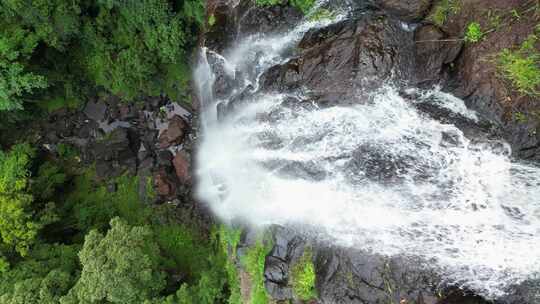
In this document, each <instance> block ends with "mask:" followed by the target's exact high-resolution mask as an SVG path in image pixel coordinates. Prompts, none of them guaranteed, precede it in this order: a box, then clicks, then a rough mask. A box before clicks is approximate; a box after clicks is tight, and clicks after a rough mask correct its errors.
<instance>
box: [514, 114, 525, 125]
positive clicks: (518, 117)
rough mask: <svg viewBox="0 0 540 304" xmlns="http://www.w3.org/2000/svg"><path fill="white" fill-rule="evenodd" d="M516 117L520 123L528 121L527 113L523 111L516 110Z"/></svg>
mask: <svg viewBox="0 0 540 304" xmlns="http://www.w3.org/2000/svg"><path fill="white" fill-rule="evenodd" d="M514 118H515V119H516V121H517V122H520V123H526V122H527V121H528V119H527V115H525V114H523V113H521V112H515V113H514Z"/></svg>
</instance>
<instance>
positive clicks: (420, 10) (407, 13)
mask: <svg viewBox="0 0 540 304" xmlns="http://www.w3.org/2000/svg"><path fill="white" fill-rule="evenodd" d="M374 2H375V4H376V5H379V6H380V7H381V8H382V9H384V10H385V11H387V12H389V13H390V14H392V15H394V16H396V17H397V18H399V19H401V20H403V21H409V22H410V21H419V20H420V19H422V18H423V17H424V16H425V15H426V14H427V12H428V10H429V8H430V7H431V4H432V2H433V1H432V0H375V1H374Z"/></svg>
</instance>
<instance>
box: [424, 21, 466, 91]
mask: <svg viewBox="0 0 540 304" xmlns="http://www.w3.org/2000/svg"><path fill="white" fill-rule="evenodd" d="M440 40H452V39H451V38H449V37H448V36H447V35H446V34H444V33H443V32H442V31H441V30H440V29H439V28H437V27H436V26H434V25H424V26H421V27H419V28H418V29H417V30H416V32H415V42H416V62H417V78H418V82H419V83H421V84H424V85H431V84H434V83H437V82H438V81H439V80H440V78H441V77H442V75H441V72H442V70H443V67H444V66H445V65H448V64H450V63H452V62H453V61H455V60H456V58H457V56H458V55H459V53H460V51H461V49H462V47H463V42H462V41H461V40H457V41H440Z"/></svg>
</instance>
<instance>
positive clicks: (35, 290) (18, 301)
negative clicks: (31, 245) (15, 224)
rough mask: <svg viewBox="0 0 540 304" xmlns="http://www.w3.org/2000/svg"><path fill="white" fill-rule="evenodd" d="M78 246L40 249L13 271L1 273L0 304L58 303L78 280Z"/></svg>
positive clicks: (40, 247) (55, 245)
mask: <svg viewBox="0 0 540 304" xmlns="http://www.w3.org/2000/svg"><path fill="white" fill-rule="evenodd" d="M77 251H78V246H76V245H71V246H67V245H58V244H54V245H46V244H43V245H39V246H37V247H36V248H35V249H34V250H33V251H32V252H31V253H30V255H29V256H28V258H27V259H26V260H23V261H21V262H19V263H18V264H17V265H16V266H15V267H13V269H10V270H9V271H8V270H6V271H3V272H0V295H1V296H0V303H3V304H53V303H55V304H56V303H58V301H59V299H60V297H61V296H63V295H65V294H66V293H67V292H68V291H69V289H70V288H71V287H72V286H73V284H74V283H75V282H76V280H77V277H78V263H77Z"/></svg>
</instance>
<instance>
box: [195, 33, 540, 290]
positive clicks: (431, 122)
mask: <svg viewBox="0 0 540 304" xmlns="http://www.w3.org/2000/svg"><path fill="white" fill-rule="evenodd" d="M324 25H325V24H314V23H303V24H301V25H300V26H299V27H297V28H296V29H294V30H292V31H291V32H289V33H287V34H284V35H282V36H274V37H264V36H252V37H248V38H246V39H245V40H244V42H242V43H240V44H239V45H238V46H237V47H236V48H235V49H232V50H229V51H228V52H226V53H225V55H224V56H222V57H221V58H222V59H223V61H224V62H225V63H226V65H227V68H228V69H230V70H231V71H234V70H235V69H239V70H243V71H248V72H246V73H243V75H248V76H245V79H242V81H240V82H239V83H240V84H241V85H240V87H239V88H237V92H238V91H241V89H242V88H244V87H246V86H247V85H252V86H253V87H254V88H255V90H257V89H258V78H259V77H260V75H261V74H262V73H263V72H264V71H265V70H266V69H268V68H269V67H271V66H273V65H275V64H278V63H281V62H283V61H284V60H285V59H286V58H284V57H283V54H284V53H285V52H286V50H287V48H290V47H293V46H294V45H295V43H296V42H297V41H298V39H300V38H301V35H302V33H303V32H305V31H306V30H307V29H309V28H311V27H314V26H324ZM261 52H262V53H263V54H264V56H260V53H261ZM255 54H258V55H257V56H255ZM253 71H256V72H253ZM195 78H196V81H197V84H198V86H199V91H200V95H201V100H202V106H203V113H202V122H203V126H202V132H201V135H200V136H201V141H200V146H199V148H198V155H197V161H198V162H197V172H196V173H197V178H198V189H197V194H198V196H199V197H200V199H201V200H202V201H204V202H206V203H207V204H209V206H210V207H211V208H212V210H213V211H214V212H215V213H216V214H217V215H218V216H219V217H221V218H222V219H224V220H225V221H233V220H234V221H238V220H240V221H243V222H245V223H248V224H251V225H254V226H266V225H270V224H280V225H295V226H305V227H309V229H310V230H317V231H319V232H320V233H321V235H324V236H326V238H327V239H328V240H329V241H332V242H335V243H337V244H339V245H342V246H351V247H355V248H359V249H362V250H366V251H369V252H373V253H377V254H382V255H388V256H393V255H401V256H409V255H410V256H416V257H422V258H424V259H426V260H427V261H430V262H432V263H433V267H434V268H436V269H438V270H440V272H441V273H442V274H443V275H444V276H445V277H446V278H448V281H449V282H450V283H453V284H458V285H459V286H464V287H467V288H470V289H473V290H475V291H476V292H478V293H479V294H482V295H484V296H486V297H488V298H497V297H499V296H502V295H504V293H505V290H506V288H507V287H508V286H510V285H512V284H516V283H520V282H522V281H524V280H527V279H532V278H534V277H535V276H536V275H537V273H539V272H540V169H539V168H538V167H536V166H534V165H531V164H526V163H521V162H518V161H515V160H513V159H512V158H511V156H510V155H511V151H510V148H509V146H508V145H507V144H506V143H504V142H490V141H477V140H475V139H473V138H467V137H466V136H465V135H464V133H463V131H462V130H460V129H458V128H457V127H456V126H454V125H451V124H444V123H441V122H439V121H437V120H435V119H433V118H431V117H430V116H428V115H426V114H424V113H422V112H420V111H419V110H418V108H417V107H416V106H415V105H417V104H419V103H423V102H435V103H436V104H437V105H438V106H439V107H443V108H446V109H449V110H451V111H452V112H454V113H456V114H458V115H461V116H463V117H465V118H467V119H469V120H471V121H475V120H477V119H478V117H477V114H476V113H474V112H473V111H470V110H468V109H467V108H466V107H465V105H464V103H463V101H461V100H459V99H457V98H455V97H453V96H451V95H449V94H445V93H442V92H440V91H439V90H433V91H428V92H419V93H418V94H416V95H415V96H416V99H414V100H410V99H405V98H403V97H402V96H401V95H400V94H398V92H397V91H396V90H395V89H393V88H392V86H391V85H388V86H384V87H382V88H380V89H379V90H377V91H374V92H372V93H371V94H370V95H369V96H362V97H360V96H359V97H358V100H351V101H352V102H350V103H348V104H354V105H350V106H340V105H336V106H330V107H324V108H320V107H318V106H317V105H316V104H315V103H312V102H309V101H308V102H302V103H301V104H294V103H293V104H291V102H290V100H291V99H294V98H297V97H298V96H296V95H287V94H286V93H272V94H270V93H261V92H259V93H255V94H253V95H252V96H251V97H249V98H248V100H246V101H245V102H243V103H242V104H243V106H242V107H240V108H239V109H237V110H235V111H234V112H233V113H229V114H228V115H226V116H225V117H222V118H220V119H218V117H217V110H216V107H217V105H218V104H219V103H227V102H228V100H217V99H215V98H214V97H213V96H212V94H211V93H209V92H211V90H212V84H213V81H214V75H213V74H212V70H211V67H210V66H209V65H208V62H207V60H206V50H204V51H203V55H202V59H201V65H200V66H199V68H198V70H197V71H196V77H195ZM231 95H232V94H231Z"/></svg>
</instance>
